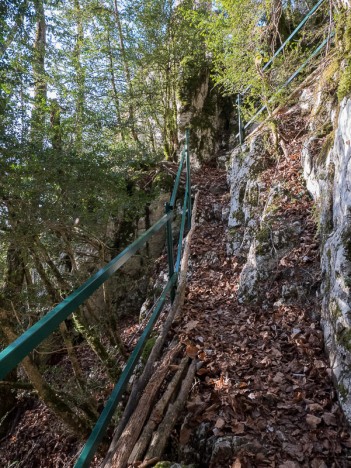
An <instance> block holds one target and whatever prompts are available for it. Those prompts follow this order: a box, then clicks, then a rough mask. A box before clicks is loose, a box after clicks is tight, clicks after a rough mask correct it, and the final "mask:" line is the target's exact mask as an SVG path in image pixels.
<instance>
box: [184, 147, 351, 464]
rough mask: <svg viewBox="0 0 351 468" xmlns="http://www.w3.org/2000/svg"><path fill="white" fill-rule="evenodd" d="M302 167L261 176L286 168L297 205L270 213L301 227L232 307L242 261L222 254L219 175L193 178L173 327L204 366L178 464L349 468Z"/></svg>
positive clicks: (224, 193) (223, 202) (223, 197)
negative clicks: (192, 215)
mask: <svg viewBox="0 0 351 468" xmlns="http://www.w3.org/2000/svg"><path fill="white" fill-rule="evenodd" d="M277 169H278V171H277ZM299 171H300V165H299V161H298V158H297V157H294V156H293V155H292V156H291V159H290V160H289V161H287V160H285V159H284V160H282V161H281V162H279V163H278V166H275V167H272V168H271V169H268V170H267V171H266V173H265V174H264V177H266V178H267V180H270V179H272V178H274V177H277V175H278V174H280V177H282V174H284V175H285V177H286V178H287V180H288V181H289V183H291V184H292V186H294V190H295V191H296V192H299V194H300V195H299V198H297V202H295V203H291V204H289V203H288V204H286V206H284V207H281V208H280V211H279V212H278V213H277V219H279V222H280V223H283V224H284V220H286V219H287V218H288V217H289V222H291V221H294V219H297V220H299V222H300V223H301V225H302V226H303V230H302V233H301V236H300V242H299V244H298V245H296V246H295V247H294V248H293V249H292V250H291V252H289V254H288V255H287V256H286V258H285V261H284V262H282V264H278V265H277V268H276V271H275V272H274V275H273V274H272V277H271V278H270V279H269V280H268V281H267V282H266V283H265V284H263V285H262V288H263V290H262V291H261V293H262V294H261V295H262V296H263V297H264V301H259V302H258V303H257V304H254V305H244V304H240V303H239V301H238V297H237V290H238V283H239V275H240V271H241V269H242V263H243V260H242V259H240V258H236V257H234V256H228V255H227V248H226V244H227V228H226V226H227V222H226V221H223V220H222V218H221V213H222V209H225V208H226V207H227V205H228V198H229V197H228V187H227V184H226V174H225V172H224V171H222V170H217V169H213V168H204V169H203V170H202V171H201V174H198V175H197V180H196V183H197V185H198V188H199V189H200V190H201V195H200V199H199V209H198V219H197V223H198V225H197V228H196V232H195V235H194V239H193V246H192V255H191V259H190V269H189V270H190V274H189V281H188V286H187V294H186V302H185V306H184V321H183V323H182V325H181V330H180V332H179V333H180V336H181V338H182V340H183V341H184V342H185V343H186V344H187V352H188V354H189V355H190V356H194V355H197V356H198V359H199V360H200V361H201V362H202V367H201V368H200V369H199V370H198V372H197V379H196V384H195V385H194V386H193V389H192V391H191V394H190V395H189V399H188V401H187V405H186V409H185V415H184V422H183V424H182V426H181V427H179V433H178V435H179V441H178V444H179V453H178V459H179V460H182V461H185V462H188V463H189V462H197V463H201V464H202V466H212V467H228V466H229V467H233V468H234V467H235V468H238V467H240V466H242V467H264V466H272V467H281V468H294V467H300V466H301V467H312V468H323V467H333V466H335V467H347V466H351V457H350V456H348V455H347V453H349V454H350V447H351V439H350V434H349V431H348V428H347V425H346V423H345V421H344V418H343V415H342V413H341V411H340V408H339V406H338V403H337V400H336V396H335V391H334V390H333V386H332V382H331V378H330V370H329V369H328V364H327V360H326V357H325V355H324V352H323V338H322V331H321V329H320V326H319V319H318V315H317V314H316V311H318V303H316V299H315V297H316V294H315V290H316V289H317V286H318V279H319V278H318V274H319V258H318V244H316V232H315V225H314V224H315V223H314V222H313V219H312V207H311V202H310V201H309V197H308V195H307V194H306V190H305V189H304V187H303V185H302V182H301V177H300V173H299ZM274 174H276V175H275V176H274ZM301 190H304V196H301ZM307 255H308V257H306V256H307ZM303 258H304V259H306V258H308V265H307V266H306V265H305V263H304V261H305V260H304V261H303V260H302V259H303ZM287 272H288V275H287ZM303 276H305V278H303ZM306 276H310V277H311V278H310V284H311V290H310V292H309V294H307V295H306V296H305V297H304V298H303V299H296V300H295V301H292V302H291V303H290V304H289V305H284V304H279V303H278V304H277V299H279V297H280V296H279V292H280V291H281V288H282V286H283V285H284V284H289V278H291V277H293V278H294V280H295V281H296V278H297V279H299V278H301V281H303V280H304V281H305V282H306ZM316 285H317V286H316ZM194 454H195V455H194Z"/></svg>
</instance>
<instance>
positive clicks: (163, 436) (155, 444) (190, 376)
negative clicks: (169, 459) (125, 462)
mask: <svg viewBox="0 0 351 468" xmlns="http://www.w3.org/2000/svg"><path fill="white" fill-rule="evenodd" d="M195 371H196V360H193V361H192V363H191V364H190V367H189V370H188V373H187V375H186V377H185V379H184V380H183V383H182V387H181V389H180V392H179V395H178V397H177V399H176V401H175V402H174V403H173V404H171V405H169V407H168V410H167V413H166V415H165V417H164V418H163V421H162V423H161V424H160V425H159V427H158V429H157V431H156V432H154V435H153V437H152V441H151V444H150V447H149V450H148V451H147V454H146V457H145V461H147V460H149V459H151V458H160V457H161V456H162V454H163V452H164V449H165V447H166V443H167V440H168V437H169V435H170V434H171V432H172V430H173V428H174V426H175V423H176V422H177V419H178V417H179V415H180V413H181V411H182V409H183V406H184V403H185V401H186V399H187V397H188V394H189V392H190V389H191V385H192V383H193V380H194V377H195Z"/></svg>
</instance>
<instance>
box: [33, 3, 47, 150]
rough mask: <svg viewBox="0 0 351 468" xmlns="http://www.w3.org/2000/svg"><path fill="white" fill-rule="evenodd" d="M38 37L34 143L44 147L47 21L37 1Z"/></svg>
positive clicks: (34, 75)
mask: <svg viewBox="0 0 351 468" xmlns="http://www.w3.org/2000/svg"><path fill="white" fill-rule="evenodd" d="M34 7H35V16H36V36H35V43H34V56H33V78H34V104H33V111H32V128H31V130H32V141H33V142H34V143H37V144H38V145H40V147H43V143H44V131H45V114H46V94H47V86H46V77H45V53H46V21H45V11H44V3H43V1H42V0H35V2H34Z"/></svg>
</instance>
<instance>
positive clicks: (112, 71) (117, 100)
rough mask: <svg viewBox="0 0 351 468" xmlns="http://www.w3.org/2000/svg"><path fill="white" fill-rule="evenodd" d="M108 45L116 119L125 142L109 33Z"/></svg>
mask: <svg viewBox="0 0 351 468" xmlns="http://www.w3.org/2000/svg"><path fill="white" fill-rule="evenodd" d="M107 45H108V60H109V71H110V75H111V85H112V93H113V103H114V105H115V108H116V117H117V122H118V126H119V132H120V135H121V139H122V141H123V142H124V141H125V135H124V128H123V124H122V117H121V109H120V104H119V96H118V91H117V85H116V77H115V72H114V64H113V57H112V49H111V41H110V34H109V33H108V35H107Z"/></svg>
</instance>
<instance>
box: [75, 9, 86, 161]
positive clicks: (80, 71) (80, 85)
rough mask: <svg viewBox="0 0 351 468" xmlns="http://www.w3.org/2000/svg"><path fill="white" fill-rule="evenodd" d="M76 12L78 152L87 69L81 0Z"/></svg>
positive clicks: (81, 142)
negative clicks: (82, 53)
mask: <svg viewBox="0 0 351 468" xmlns="http://www.w3.org/2000/svg"><path fill="white" fill-rule="evenodd" d="M74 8H75V13H76V24H77V37H76V43H75V46H74V55H73V56H74V68H75V71H76V85H77V97H76V149H77V152H78V154H81V153H82V151H83V126H84V103H85V70H84V67H83V66H82V63H81V52H82V47H83V43H84V29H83V21H82V11H81V7H80V3H79V0H74Z"/></svg>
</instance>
